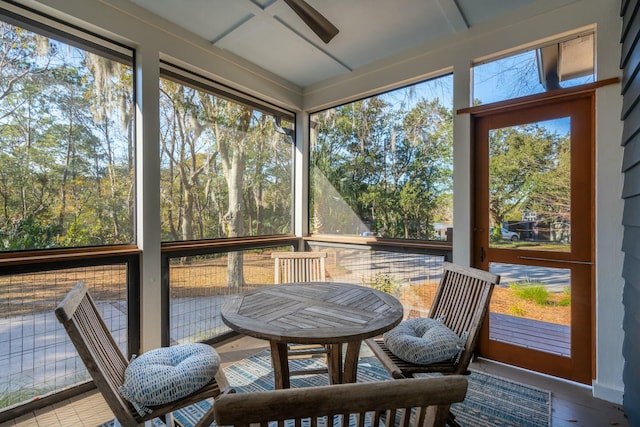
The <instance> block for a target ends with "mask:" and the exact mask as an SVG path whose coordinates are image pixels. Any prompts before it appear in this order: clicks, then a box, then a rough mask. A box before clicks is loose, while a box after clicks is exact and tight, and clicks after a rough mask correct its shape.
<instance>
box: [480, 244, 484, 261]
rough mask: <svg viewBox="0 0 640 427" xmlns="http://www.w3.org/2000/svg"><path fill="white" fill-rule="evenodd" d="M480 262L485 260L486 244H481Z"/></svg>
mask: <svg viewBox="0 0 640 427" xmlns="http://www.w3.org/2000/svg"><path fill="white" fill-rule="evenodd" d="M480 262H484V246H480Z"/></svg>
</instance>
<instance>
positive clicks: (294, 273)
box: [271, 251, 329, 376]
mask: <svg viewBox="0 0 640 427" xmlns="http://www.w3.org/2000/svg"><path fill="white" fill-rule="evenodd" d="M326 257H327V253H326V252H289V251H286V252H284V251H283V252H272V253H271V258H272V259H273V260H274V264H275V266H274V268H275V278H274V283H275V284H276V285H279V284H286V283H293V282H323V281H324V280H325V278H326V276H325V269H324V260H325V258H326ZM288 352H289V358H290V359H293V358H301V357H309V356H318V355H323V354H327V352H328V348H327V347H325V346H323V345H319V344H318V345H304V344H289V346H288ZM328 372H329V370H328V368H320V369H304V370H292V371H290V372H289V375H290V376H294V375H313V374H322V373H328Z"/></svg>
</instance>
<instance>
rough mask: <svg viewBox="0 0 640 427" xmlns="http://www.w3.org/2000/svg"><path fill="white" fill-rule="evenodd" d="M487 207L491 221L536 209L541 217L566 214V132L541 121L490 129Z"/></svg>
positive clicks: (497, 222) (568, 177) (501, 221)
mask: <svg viewBox="0 0 640 427" xmlns="http://www.w3.org/2000/svg"><path fill="white" fill-rule="evenodd" d="M489 159H490V160H489V211H490V214H491V218H492V220H493V223H494V224H502V223H503V222H504V221H505V220H506V219H508V218H517V217H518V215H517V213H518V212H522V211H524V210H531V211H535V212H537V214H538V216H539V219H546V220H553V221H558V220H563V219H568V217H567V215H568V213H569V211H568V209H567V206H568V202H569V200H570V151H569V138H568V136H567V135H558V134H557V133H556V132H554V131H551V130H550V129H548V128H547V127H546V126H545V125H544V124H530V125H523V126H514V127H507V128H501V129H494V130H491V132H490V134H489Z"/></svg>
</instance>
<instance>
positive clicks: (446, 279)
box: [366, 262, 500, 425]
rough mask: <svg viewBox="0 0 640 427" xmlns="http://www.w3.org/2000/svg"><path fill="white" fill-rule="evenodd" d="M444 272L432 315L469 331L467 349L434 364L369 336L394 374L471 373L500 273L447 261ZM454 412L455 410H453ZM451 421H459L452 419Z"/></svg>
mask: <svg viewBox="0 0 640 427" xmlns="http://www.w3.org/2000/svg"><path fill="white" fill-rule="evenodd" d="M443 267H444V268H443V274H442V279H441V281H440V284H439V286H438V289H437V291H436V295H435V297H434V300H433V303H432V305H431V309H430V310H429V315H428V317H430V318H432V319H442V322H443V323H444V324H445V325H447V327H449V328H450V329H451V330H452V331H453V332H455V333H456V334H457V335H458V336H461V335H462V334H463V333H465V332H466V333H467V334H468V335H467V340H466V343H465V346H464V350H462V353H461V354H460V355H459V357H457V358H454V359H452V360H448V361H445V362H440V363H433V364H430V365H417V364H413V363H410V362H406V361H404V360H402V359H400V358H399V357H397V356H396V355H394V354H393V353H392V352H391V351H390V350H389V349H388V348H387V347H386V346H385V344H384V340H383V339H382V338H380V337H378V338H373V339H368V340H366V343H367V345H368V346H369V347H370V348H371V350H372V351H373V353H374V354H375V356H376V357H377V358H378V359H379V360H380V362H381V363H382V364H383V365H384V367H385V368H386V369H387V370H388V371H389V373H390V374H391V376H393V377H394V378H397V379H401V378H411V377H413V376H414V375H415V374H418V373H431V372H440V373H443V374H468V373H469V371H468V369H469V364H470V363H471V359H472V357H473V352H474V350H475V347H476V344H477V341H478V337H479V336H480V329H481V327H482V323H483V321H484V319H485V317H486V315H487V312H488V310H489V303H490V301H491V294H492V292H493V288H494V286H495V285H497V284H498V283H500V276H499V275H496V274H492V273H488V272H486V271H484V270H479V269H476V268H471V267H463V266H459V265H456V264H451V263H448V262H445V263H444V266H443ZM451 415H452V414H451ZM449 422H450V424H451V425H457V424H456V423H455V422H454V421H453V420H452V419H450V420H449Z"/></svg>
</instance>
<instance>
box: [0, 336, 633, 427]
mask: <svg viewBox="0 0 640 427" xmlns="http://www.w3.org/2000/svg"><path fill="white" fill-rule="evenodd" d="M266 347H267V342H266V341H262V340H257V339H253V338H249V337H243V338H240V339H236V340H232V341H228V342H226V343H223V344H221V345H219V346H216V349H217V350H218V353H219V354H220V356H221V358H222V366H223V367H224V366H226V365H228V364H230V363H233V362H235V361H237V360H240V359H244V358H246V357H248V356H251V355H253V354H255V353H256V352H258V351H260V350H263V349H264V348H266ZM472 368H473V369H476V370H480V371H483V372H487V373H489V374H493V375H498V376H502V377H506V378H509V379H511V380H513V381H517V382H521V383H525V384H529V385H532V386H535V387H539V388H543V389H547V390H550V391H551V392H552V426H553V427H564V426H584V427H601V426H621V427H628V426H629V423H628V421H627V420H626V418H625V417H624V414H623V412H622V409H621V408H620V407H619V406H618V405H615V404H612V403H609V402H605V401H603V400H600V399H595V398H593V397H592V396H591V388H589V387H586V386H583V385H578V384H575V383H571V382H568V381H564V380H559V379H555V378H551V377H549V376H546V375H539V374H536V373H532V372H529V371H525V370H522V369H518V368H514V367H510V366H506V365H502V364H499V363H495V362H491V361H486V360H477V361H475V362H473V365H472ZM110 419H113V414H112V413H111V411H110V410H109V408H108V407H107V405H106V403H105V401H104V399H102V396H101V395H100V393H98V392H97V391H92V392H89V393H85V394H83V395H81V396H78V397H75V398H73V399H69V400H65V401H63V402H60V403H59V404H56V405H54V406H51V407H48V408H44V409H41V410H39V411H36V412H33V413H30V414H27V415H24V416H22V417H20V418H18V419H15V420H11V421H8V422H5V423H2V424H0V427H15V426H20V427H27V426H28V427H96V426H99V425H100V424H103V423H105V422H107V421H108V420H110Z"/></svg>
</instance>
